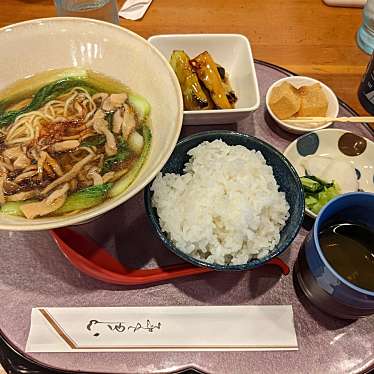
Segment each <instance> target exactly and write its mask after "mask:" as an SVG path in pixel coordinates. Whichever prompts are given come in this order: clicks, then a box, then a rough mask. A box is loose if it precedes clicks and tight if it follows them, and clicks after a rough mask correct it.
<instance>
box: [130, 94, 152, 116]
mask: <svg viewBox="0 0 374 374" xmlns="http://www.w3.org/2000/svg"><path fill="white" fill-rule="evenodd" d="M127 100H128V102H129V104H130V105H131V106H132V107H133V108H134V110H135V113H136V115H137V117H138V120H139V122H140V123H144V122H145V121H146V120H147V119H148V116H149V113H150V112H151V105H150V104H149V102H148V101H147V100H146V99H145V98H144V97H142V96H140V95H135V94H133V93H130V94H129V96H128V99H127Z"/></svg>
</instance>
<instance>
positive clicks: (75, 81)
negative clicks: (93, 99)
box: [0, 77, 96, 127]
mask: <svg viewBox="0 0 374 374" xmlns="http://www.w3.org/2000/svg"><path fill="white" fill-rule="evenodd" d="M77 86H79V87H84V88H86V89H88V90H89V92H90V94H92V93H94V92H96V90H95V89H94V88H93V87H91V86H90V84H89V83H88V82H87V81H85V80H84V79H82V78H75V77H74V78H65V79H60V80H58V81H55V82H52V83H50V84H47V85H45V86H43V87H42V88H40V89H39V90H38V91H37V92H36V94H35V95H34V97H33V98H32V101H31V103H30V104H28V105H26V106H24V107H23V108H22V109H19V110H9V111H5V112H2V113H0V127H4V126H8V125H10V124H11V123H13V122H14V121H15V119H16V118H17V117H18V116H20V115H22V114H25V113H29V112H32V111H33V110H38V109H39V108H41V107H42V106H43V105H44V104H46V103H47V102H48V101H51V100H54V99H55V98H56V97H58V96H61V95H62V94H64V93H65V92H68V91H69V90H71V89H72V88H73V87H77ZM0 107H2V105H1V103H0Z"/></svg>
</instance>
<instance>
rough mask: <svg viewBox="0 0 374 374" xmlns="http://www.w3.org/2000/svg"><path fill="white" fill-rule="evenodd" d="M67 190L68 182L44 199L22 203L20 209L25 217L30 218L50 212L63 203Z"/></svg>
mask: <svg viewBox="0 0 374 374" xmlns="http://www.w3.org/2000/svg"><path fill="white" fill-rule="evenodd" d="M68 191H69V184H68V183H65V184H64V185H63V186H62V187H61V188H59V189H58V190H56V191H54V192H52V193H51V194H50V195H49V196H48V197H47V198H45V199H44V200H42V201H38V202H36V203H30V204H24V205H22V206H21V210H22V212H23V214H24V215H25V217H26V218H30V219H32V218H35V217H40V216H45V215H47V214H50V213H52V212H54V211H55V210H57V209H58V208H61V207H62V206H63V205H64V202H65V200H66V196H67V192H68Z"/></svg>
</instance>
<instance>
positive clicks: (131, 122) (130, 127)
mask: <svg viewBox="0 0 374 374" xmlns="http://www.w3.org/2000/svg"><path fill="white" fill-rule="evenodd" d="M135 128H136V120H135V113H134V111H133V109H132V108H131V107H129V106H128V105H126V108H125V112H124V114H123V121H122V136H123V138H124V139H125V140H127V139H128V137H129V135H130V134H131V133H132V132H133V131H134V130H135Z"/></svg>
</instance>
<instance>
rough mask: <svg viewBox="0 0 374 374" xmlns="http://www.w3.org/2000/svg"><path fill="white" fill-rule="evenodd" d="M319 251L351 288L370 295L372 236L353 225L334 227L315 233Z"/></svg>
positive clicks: (373, 277)
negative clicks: (317, 235)
mask: <svg viewBox="0 0 374 374" xmlns="http://www.w3.org/2000/svg"><path fill="white" fill-rule="evenodd" d="M319 243H320V246H321V248H322V251H323V253H324V255H325V257H326V259H327V261H328V262H329V264H330V265H331V266H332V267H333V268H334V270H335V271H336V272H337V273H339V274H340V275H341V276H342V277H344V278H345V279H347V280H348V281H349V282H351V283H353V284H354V285H356V286H358V287H361V288H364V289H366V290H369V291H374V232H373V231H371V230H370V229H369V228H367V227H365V226H362V225H358V224H353V223H348V222H344V223H337V224H333V225H330V226H327V227H326V228H324V229H323V230H322V231H321V232H320V233H319Z"/></svg>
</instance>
